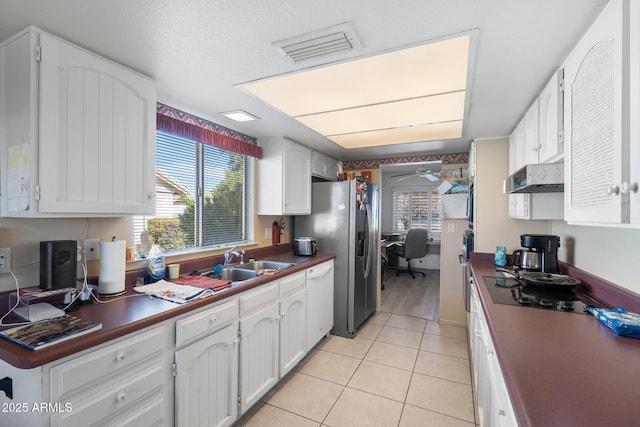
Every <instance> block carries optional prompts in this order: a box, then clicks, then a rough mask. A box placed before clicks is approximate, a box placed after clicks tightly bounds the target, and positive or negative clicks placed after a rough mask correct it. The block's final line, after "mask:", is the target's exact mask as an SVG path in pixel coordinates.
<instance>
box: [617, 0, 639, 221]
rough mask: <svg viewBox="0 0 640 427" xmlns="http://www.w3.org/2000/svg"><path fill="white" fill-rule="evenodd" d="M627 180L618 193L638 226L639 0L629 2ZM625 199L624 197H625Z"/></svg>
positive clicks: (631, 218) (630, 216)
mask: <svg viewBox="0 0 640 427" xmlns="http://www.w3.org/2000/svg"><path fill="white" fill-rule="evenodd" d="M629 16H630V20H631V23H630V29H629V31H630V43H629V51H630V58H629V63H630V73H629V75H630V76H631V78H630V84H629V88H630V109H629V115H630V120H629V123H630V125H631V126H630V128H631V129H630V131H629V179H628V180H627V181H626V183H624V182H623V183H622V185H621V188H620V191H621V192H622V193H623V194H626V195H628V196H629V222H630V223H631V224H636V225H637V224H640V189H638V186H640V167H639V166H640V125H639V123H640V0H632V1H631V2H630V13H629ZM625 197H626V196H625Z"/></svg>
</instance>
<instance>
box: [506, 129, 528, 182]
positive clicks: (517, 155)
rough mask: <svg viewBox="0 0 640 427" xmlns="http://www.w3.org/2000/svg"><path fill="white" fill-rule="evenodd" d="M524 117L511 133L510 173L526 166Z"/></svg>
mask: <svg viewBox="0 0 640 427" xmlns="http://www.w3.org/2000/svg"><path fill="white" fill-rule="evenodd" d="M524 165H525V163H524V119H523V120H521V121H520V122H519V123H518V125H517V126H516V128H515V129H514V130H513V132H512V133H511V135H509V174H512V173H514V172H515V171H517V170H518V169H520V168H521V167H522V166H524Z"/></svg>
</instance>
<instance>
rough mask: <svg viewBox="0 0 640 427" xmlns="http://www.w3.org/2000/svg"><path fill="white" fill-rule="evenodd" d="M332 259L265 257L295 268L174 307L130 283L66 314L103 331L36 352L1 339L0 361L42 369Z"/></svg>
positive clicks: (288, 255) (174, 304) (322, 255)
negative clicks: (122, 293)
mask: <svg viewBox="0 0 640 427" xmlns="http://www.w3.org/2000/svg"><path fill="white" fill-rule="evenodd" d="M334 258H335V255H331V254H318V255H316V256H313V257H298V256H294V255H292V254H280V255H275V256H270V257H268V259H270V260H279V261H286V262H293V263H296V265H295V266H293V267H290V268H287V269H285V270H281V271H280V272H279V273H278V274H276V275H273V276H261V277H258V278H257V279H255V280H252V281H251V282H250V283H246V284H243V285H241V286H238V287H234V288H227V289H224V290H222V291H220V293H219V294H216V295H213V296H210V297H207V298H203V299H199V300H196V301H192V302H189V303H186V304H176V303H173V302H171V301H166V300H163V299H160V298H150V297H149V296H143V295H142V294H138V293H137V292H135V291H134V290H133V285H131V284H129V285H127V286H126V292H127V295H136V296H135V297H131V298H124V299H117V298H114V301H112V302H109V303H107V304H98V303H95V302H94V303H93V304H90V305H87V306H84V307H80V308H79V309H78V310H76V311H73V312H71V313H69V314H71V315H73V316H76V317H80V318H82V319H86V320H91V321H94V322H101V323H102V329H100V330H98V331H95V332H92V333H90V334H87V335H83V336H82V337H78V339H71V340H69V341H65V342H64V344H63V345H62V344H61V345H53V346H51V347H48V348H45V349H42V350H38V351H31V350H28V349H26V348H23V347H21V346H20V345H18V344H16V343H13V342H11V341H8V340H6V339H3V338H0V359H2V360H4V361H5V362H7V363H9V364H11V365H13V366H15V367H17V368H23V369H30V368H35V367H38V366H42V365H44V364H46V363H50V362H53V361H55V360H58V359H62V358H63V357H66V356H70V355H72V354H74V353H78V352H80V351H82V350H86V349H88V348H91V347H95V346H97V345H99V344H103V343H105V342H107V341H110V340H113V339H116V338H120V337H123V336H124V335H127V334H130V333H132V332H136V331H139V330H141V329H144V328H146V327H149V326H153V325H155V324H158V323H160V322H162V321H165V320H167V319H170V318H173V317H177V316H180V315H182V314H185V313H188V312H190V311H192V310H195V309H198V308H201V307H204V306H207V305H209V304H212V303H215V302H217V301H220V300H222V299H225V298H228V297H230V296H232V295H235V294H238V293H240V292H244V291H247V290H249V289H252V288H255V287H257V286H260V285H263V284H265V283H268V282H271V281H273V280H277V279H278V278H280V277H283V276H287V275H289V274H292V273H296V272H298V271H301V270H306V269H307V268H309V267H313V266H314V265H317V264H320V263H323V262H325V261H329V260H331V259H334ZM101 299H103V300H108V299H105V298H101ZM3 329H7V328H3Z"/></svg>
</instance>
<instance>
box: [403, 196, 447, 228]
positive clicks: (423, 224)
mask: <svg viewBox="0 0 640 427" xmlns="http://www.w3.org/2000/svg"><path fill="white" fill-rule="evenodd" d="M410 228H426V229H428V230H429V231H431V232H435V233H439V232H440V231H441V230H442V200H441V196H440V193H438V192H437V191H435V190H433V191H431V190H426V189H423V188H394V189H393V229H394V231H407V230H409V229H410Z"/></svg>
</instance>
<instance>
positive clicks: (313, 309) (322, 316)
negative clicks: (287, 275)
mask: <svg viewBox="0 0 640 427" xmlns="http://www.w3.org/2000/svg"><path fill="white" fill-rule="evenodd" d="M333 272H334V267H333V261H329V262H325V263H322V264H320V265H317V266H315V267H311V268H309V269H308V270H307V351H310V350H311V349H312V348H313V346H315V345H316V344H317V343H318V341H320V340H321V339H322V337H324V336H325V335H327V334H328V333H329V332H330V331H331V328H333V286H334V284H333V280H334V278H333Z"/></svg>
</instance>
